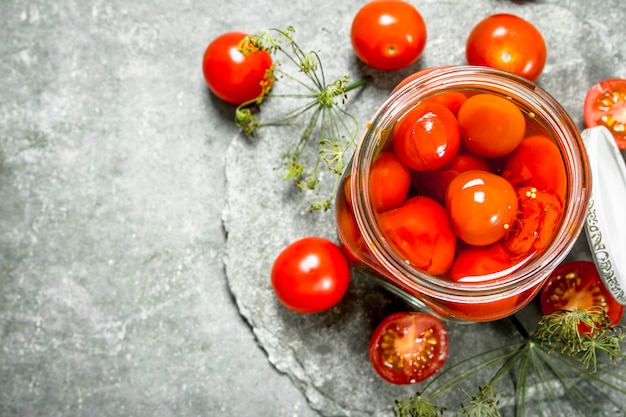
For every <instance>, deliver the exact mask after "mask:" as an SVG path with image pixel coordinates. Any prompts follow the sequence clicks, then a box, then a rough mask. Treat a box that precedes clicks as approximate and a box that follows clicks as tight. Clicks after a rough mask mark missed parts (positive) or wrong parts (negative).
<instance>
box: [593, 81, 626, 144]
mask: <svg viewBox="0 0 626 417" xmlns="http://www.w3.org/2000/svg"><path fill="white" fill-rule="evenodd" d="M584 116H585V125H586V126H587V127H594V126H599V125H602V126H606V127H607V128H608V129H609V130H610V131H611V133H612V134H613V137H614V138H615V142H617V147H618V148H620V149H626V80H624V79H621V78H613V79H611V80H604V81H601V82H599V83H597V84H595V85H594V86H593V87H591V88H590V89H589V91H588V92H587V96H586V97H585V105H584Z"/></svg>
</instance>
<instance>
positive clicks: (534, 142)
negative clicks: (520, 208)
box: [502, 135, 567, 202]
mask: <svg viewBox="0 0 626 417" xmlns="http://www.w3.org/2000/svg"><path fill="white" fill-rule="evenodd" d="M502 176H503V177H504V178H506V179H507V180H509V181H510V182H511V183H512V184H513V185H514V186H515V187H516V188H519V187H526V186H529V187H535V188H537V189H538V190H540V191H546V192H549V193H552V194H555V195H556V196H558V198H559V199H560V200H561V202H565V193H566V192H567V173H566V171H565V164H564V163H563V157H562V156H561V151H560V150H559V147H558V146H557V145H556V143H554V141H553V140H551V139H549V138H548V137H546V136H543V135H532V136H529V137H527V138H525V139H524V140H522V142H521V143H520V144H519V146H518V147H517V148H515V150H514V151H513V152H512V153H511V154H509V155H507V157H506V158H505V164H504V169H503V172H502Z"/></svg>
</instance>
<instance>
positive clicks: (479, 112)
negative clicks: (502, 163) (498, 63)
mask: <svg viewBox="0 0 626 417" xmlns="http://www.w3.org/2000/svg"><path fill="white" fill-rule="evenodd" d="M457 117H458V120H459V128H460V131H461V141H462V143H463V145H464V146H465V148H467V150H469V151H470V152H473V153H475V154H477V155H480V156H484V157H489V158H493V157H498V156H504V155H506V154H508V153H510V152H511V151H513V149H515V148H516V147H517V145H519V144H520V142H521V141H522V139H523V138H524V131H525V130H526V121H525V120H524V115H523V114H522V111H521V110H520V109H519V108H518V107H517V106H516V105H515V104H514V103H513V102H512V101H511V100H508V99H506V98H504V97H500V96H497V95H495V94H477V95H475V96H472V97H470V98H468V99H467V100H466V101H465V102H464V103H463V105H462V106H461V108H460V109H459V114H458V116H457Z"/></svg>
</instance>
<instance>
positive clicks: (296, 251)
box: [272, 237, 350, 313]
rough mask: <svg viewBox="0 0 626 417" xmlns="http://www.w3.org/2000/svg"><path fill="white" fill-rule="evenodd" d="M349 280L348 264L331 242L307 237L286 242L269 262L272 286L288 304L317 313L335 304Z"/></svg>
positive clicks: (288, 306)
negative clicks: (272, 262) (285, 245)
mask: <svg viewBox="0 0 626 417" xmlns="http://www.w3.org/2000/svg"><path fill="white" fill-rule="evenodd" d="M349 283H350V267H349V265H348V261H347V260H346V257H345V255H344V253H343V252H342V251H341V249H340V248H339V247H338V246H337V245H335V244H334V243H333V242H331V241H329V240H326V239H323V238H319V237H306V238H303V239H300V240H297V241H295V242H293V243H291V244H290V245H289V246H287V247H286V248H285V249H283V251H282V252H281V253H280V254H279V255H278V256H277V257H276V260H275V261H274V265H273V266H272V286H273V288H274V292H275V293H276V297H277V298H278V300H279V301H280V302H281V303H283V304H284V305H285V306H286V307H287V308H289V309H291V310H293V311H297V312H299V313H317V312H320V311H323V310H327V309H329V308H331V307H332V306H334V305H335V304H337V303H338V302H339V301H340V300H341V298H342V297H343V296H344V294H345V293H346V291H347V289H348V284H349Z"/></svg>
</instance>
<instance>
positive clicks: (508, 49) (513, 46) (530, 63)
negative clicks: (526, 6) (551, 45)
mask: <svg viewBox="0 0 626 417" xmlns="http://www.w3.org/2000/svg"><path fill="white" fill-rule="evenodd" d="M465 55H466V58H467V63H468V64H470V65H482V66H488V67H492V68H498V69H501V70H504V71H509V72H512V73H514V74H517V75H520V76H522V77H525V78H527V79H529V80H531V81H535V80H536V79H537V78H539V75H541V71H543V67H544V65H545V63H546V55H547V50H546V43H545V41H544V39H543V36H541V33H540V32H539V30H537V28H536V27H535V26H533V24H532V23H530V22H528V21H526V20H524V19H522V18H521V17H518V16H514V15H511V14H504V13H503V14H496V15H493V16H489V17H487V18H486V19H484V20H482V21H481V22H480V23H478V24H477V25H476V26H475V27H474V29H472V31H471V32H470V35H469V37H468V39H467V43H466V45H465Z"/></svg>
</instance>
